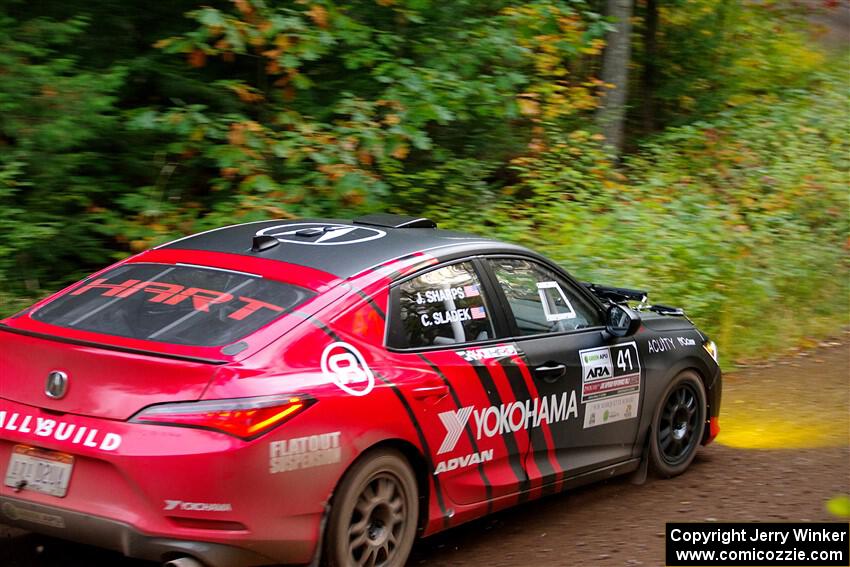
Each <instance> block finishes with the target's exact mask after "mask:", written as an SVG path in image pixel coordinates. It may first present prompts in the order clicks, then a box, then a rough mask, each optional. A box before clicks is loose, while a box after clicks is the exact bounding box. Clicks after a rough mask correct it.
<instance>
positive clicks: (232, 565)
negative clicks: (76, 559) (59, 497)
mask: <svg viewBox="0 0 850 567" xmlns="http://www.w3.org/2000/svg"><path fill="white" fill-rule="evenodd" d="M0 521H2V523H5V524H9V525H12V526H15V527H19V528H22V529H25V530H29V531H34V532H37V533H41V534H44V535H48V536H52V537H57V538H60V539H67V540H71V541H75V542H79V543H85V544H88V545H94V546H97V547H103V548H106V549H111V550H113V551H118V552H121V553H123V554H124V555H126V556H128V557H134V558H138V559H146V560H149V561H157V562H162V561H166V560H168V559H172V558H175V557H182V556H191V557H194V558H196V559H198V560H200V561H201V562H203V563H204V564H205V565H209V566H210V567H253V566H257V565H268V564H272V563H275V561H274V560H273V559H271V558H269V557H266V556H263V555H260V554H258V553H256V552H254V551H251V550H248V549H244V548H240V547H236V546H231V545H224V544H219V543H209V542H202V541H186V540H179V539H168V538H163V537H157V536H149V535H145V534H143V533H141V532H139V531H137V530H136V529H134V528H133V527H131V526H129V525H127V524H124V523H121V522H117V521H115V520H109V519H106V518H99V517H96V516H90V515H87V514H80V513H78V512H71V511H68V510H64V509H61V508H55V507H52V506H44V505H42V504H34V503H32V502H27V501H25V500H19V499H16V498H9V497H5V496H0Z"/></svg>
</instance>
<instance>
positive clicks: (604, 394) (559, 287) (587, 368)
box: [487, 257, 641, 484]
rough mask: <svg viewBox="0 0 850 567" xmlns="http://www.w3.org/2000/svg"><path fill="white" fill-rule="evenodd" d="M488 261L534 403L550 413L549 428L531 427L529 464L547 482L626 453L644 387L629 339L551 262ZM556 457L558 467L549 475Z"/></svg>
mask: <svg viewBox="0 0 850 567" xmlns="http://www.w3.org/2000/svg"><path fill="white" fill-rule="evenodd" d="M487 265H488V266H489V269H490V270H489V272H490V273H489V275H488V277H491V278H492V281H493V284H494V287H496V288H497V289H498V293H499V294H500V299H501V301H503V305H504V310H505V312H506V313H508V314H509V318H510V320H509V326H510V328H511V333H512V335H513V336H514V340H515V341H516V344H517V348H518V349H519V350H520V351H521V352H522V353H523V355H524V357H525V359H526V362H527V364H528V366H529V369H530V374H531V376H532V379H533V382H534V386H535V388H536V390H537V395H538V398H539V399H540V402H539V403H540V404H541V405H542V403H543V400H548V402H549V403H548V404H547V405H548V408H547V410H548V411H549V412H550V417H553V418H554V419H549V420H548V431H547V430H546V428H538V429H534V430H532V438H531V441H530V450H529V453H528V455H527V458H526V461H527V468H528V469H529V470H530V471H531V470H533V468H536V469H537V470H539V471H540V474H541V475H542V476H543V482H544V484H546V483H549V482H552V481H555V480H559V478H566V477H570V476H575V475H578V474H581V473H583V472H586V471H588V470H592V469H595V468H599V467H602V466H605V465H607V464H611V463H615V462H618V461H622V460H626V459H628V458H630V457H631V456H632V449H633V445H634V441H635V438H636V435H637V427H638V419H637V416H638V415H639V413H638V406H639V395H640V385H641V365H640V360H639V358H638V350H637V347H636V346H635V343H634V341H633V340H632V339H629V338H626V339H615V338H614V337H611V336H610V335H608V334H607V333H606V332H605V331H604V325H603V320H604V319H603V316H604V313H603V311H602V309H601V307H600V306H599V305H598V303H597V302H595V301H594V300H592V299H591V298H590V297H588V296H587V294H586V293H585V292H584V291H583V290H581V289H579V287H578V286H577V285H576V284H575V283H574V282H573V281H571V280H570V279H569V278H567V277H566V276H565V275H563V274H562V273H560V272H559V271H556V270H555V269H554V268H553V267H551V266H548V265H546V264H544V263H542V262H539V261H537V260H535V259H531V258H524V257H493V258H488V259H487ZM553 405H555V407H556V410H555V412H554V413H552V410H551V407H552V406H553ZM564 405H566V408H567V410H566V415H565V412H564V411H563V410H562V409H561V408H562V407H564ZM559 418H561V419H559ZM547 435H548V436H547ZM553 458H554V460H555V461H556V467H557V469H560V470H555V471H553V472H551V473H549V474H546V472H547V467H546V463H547V462H551V461H552V459H553ZM535 465H536V466H535Z"/></svg>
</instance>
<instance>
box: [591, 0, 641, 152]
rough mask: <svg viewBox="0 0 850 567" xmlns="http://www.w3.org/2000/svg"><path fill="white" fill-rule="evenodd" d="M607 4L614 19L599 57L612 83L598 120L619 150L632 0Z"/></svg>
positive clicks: (609, 0) (606, 78) (605, 78)
mask: <svg viewBox="0 0 850 567" xmlns="http://www.w3.org/2000/svg"><path fill="white" fill-rule="evenodd" d="M607 7H608V9H607V11H608V16H610V17H612V18H614V19H615V20H616V22H615V24H614V29H613V30H612V31H610V32H609V33H608V36H607V46H606V47H605V53H604V55H603V57H602V80H603V81H604V82H605V83H608V84H610V85H613V87H612V88H610V89H606V91H605V94H604V95H603V97H602V106H601V107H600V109H599V113H598V115H597V120H598V124H599V126H600V128H601V129H602V134H603V135H604V136H605V141H606V142H607V143H608V144H609V145H610V146H612V147H613V148H614V149H615V150H616V151H617V153H618V154H619V153H620V152H621V151H622V150H623V130H624V126H625V121H626V97H627V94H628V83H629V59H630V56H631V31H632V19H631V18H632V9H633V7H634V0H607Z"/></svg>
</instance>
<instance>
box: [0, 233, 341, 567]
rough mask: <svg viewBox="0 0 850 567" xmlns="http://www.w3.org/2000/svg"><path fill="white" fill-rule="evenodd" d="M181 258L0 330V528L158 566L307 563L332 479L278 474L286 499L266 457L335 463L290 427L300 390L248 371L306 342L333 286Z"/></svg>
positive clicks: (284, 271)
mask: <svg viewBox="0 0 850 567" xmlns="http://www.w3.org/2000/svg"><path fill="white" fill-rule="evenodd" d="M196 257H197V254H192V253H190V252H186V253H183V254H182V255H181V254H175V253H173V252H168V251H157V250H154V251H151V252H149V253H146V254H143V255H141V256H138V257H136V258H134V259H133V260H132V261H130V262H127V263H123V264H120V265H118V266H116V267H114V268H112V269H109V270H107V271H104V272H101V273H99V274H96V275H95V276H92V277H91V278H89V279H87V280H85V281H83V282H81V283H80V284H78V285H76V286H74V287H72V288H69V289H68V290H65V291H64V292H62V293H60V294H57V295H56V296H54V297H53V298H50V299H48V300H47V301H45V302H42V303H40V304H37V305H36V306H35V307H34V308H32V309H30V310H28V311H26V312H24V313H22V314H19V315H17V316H15V317H12V318H10V319H7V320H5V321H3V322H2V324H0V483H2V484H0V522H3V523H10V524H14V525H18V526H20V527H23V528H25V529H30V530H34V531H38V532H41V533H46V534H49V535H54V536H57V537H62V538H67V539H72V540H75V541H82V542H88V543H92V544H96V545H99V546H102V547H108V548H112V549H116V550H118V551H121V552H123V553H125V554H127V555H130V556H135V557H140V558H146V559H151V560H157V561H164V560H167V559H169V558H173V557H180V556H191V557H198V558H202V559H203V561H204V563H206V564H208V565H212V566H228V567H231V566H238V565H263V564H269V563H276V562H293V563H297V562H308V561H309V560H310V559H311V557H312V556H313V553H314V548H315V542H316V540H317V536H318V532H319V526H320V523H321V517H322V514H323V512H324V507H323V502H326V501H327V499H328V497H329V494H330V493H331V491H332V490H333V486H334V484H335V482H336V480H337V479H338V475H339V470H338V468H337V467H324V468H315V469H312V470H311V469H309V468H308V467H303V470H299V469H302V467H294V470H291V471H288V474H287V475H286V483H287V486H289V487H293V488H292V489H291V490H288V491H285V490H282V489H281V488H282V485H281V477H280V475H275V474H271V473H273V472H274V471H270V467H271V466H272V464H273V463H278V464H279V461H280V459H278V460H275V459H272V458H271V457H270V450H271V448H273V447H277V448H278V449H280V443H281V442H282V443H283V444H284V446H285V445H286V443H287V442H289V443H290V444H291V442H292V440H303V442H304V443H303V444H304V445H305V446H309V448H310V450H311V451H310V458H311V459H313V460H315V459H320V460H321V459H324V460H326V461H328V462H329V463H340V466H342V463H345V462H346V461H347V460H349V459H350V458H351V456H350V455H343V454H342V452H343V451H344V450H345V449H344V448H343V447H342V446H341V444H340V435H341V434H340V432H339V431H331V429H333V428H332V427H330V428H329V430H328V431H327V432H317V431H315V430H313V428H311V427H309V425H306V424H302V423H301V422H303V421H304V420H303V419H301V420H299V419H298V418H299V417H301V416H302V415H306V414H307V413H309V412H310V411H311V409H312V407H313V405H314V399H313V398H312V396H311V395H310V392H307V391H305V386H304V383H303V382H302V381H301V380H300V379H295V378H293V376H287V375H286V374H288V372H287V371H286V370H285V369H281V368H280V367H279V366H278V367H276V368H275V372H280V373H281V374H282V375H281V376H269V369H268V368H267V367H266V366H265V362H263V361H264V360H266V359H265V358H264V356H269V355H268V353H269V352H270V350H271V351H273V350H274V349H276V348H278V345H279V344H280V337H282V336H284V335H289V334H292V335H296V336H297V335H298V334H299V333H306V332H312V330H309V329H307V328H305V326H304V325H303V323H304V317H303V313H310V312H314V311H316V310H318V309H321V308H322V307H323V306H325V305H327V304H328V303H329V302H332V301H333V300H334V298H335V297H338V296H339V293H336V292H335V291H334V289H335V287H336V286H337V284H338V283H339V282H337V281H334V279H333V278H332V277H330V276H328V275H327V274H322V273H318V272H314V271H311V270H309V269H302V268H300V267H295V266H287V265H286V264H283V263H280V262H264V261H262V260H251V259H249V260H251V261H248V262H246V260H245V259H244V258H242V257H239V256H231V255H229V254H217V253H207V254H204V258H203V260H204V262H203V263H204V265H203V266H200V265H193V264H192V263H191V260H193V259H196ZM342 287H344V286H342ZM296 309H298V310H299V311H300V312H301V313H302V314H301V316H299V315H298V314H293V311H295V310H296ZM306 327H309V325H307V326H306ZM270 345H271V346H270ZM258 353H261V354H259V355H258ZM254 361H260V362H254ZM308 374H309V373H308ZM299 378H303V376H300V377H299ZM307 378H308V379H307V382H309V376H308V377H307ZM284 423H286V424H287V425H286V428H285V433H280V432H281V431H282V430H279V429H277V428H278V427H279V426H281V425H282V424H284ZM271 432H276V433H275V434H274V435H270V433H271ZM320 433H321V434H320ZM270 438H273V439H276V440H277V441H276V443H277V445H276V444H275V443H272V442H270V441H269V439H270ZM278 438H280V439H278ZM299 442H300V441H299ZM313 445H315V447H313ZM313 449H315V450H313ZM278 452H280V451H278ZM289 460H291V459H289ZM287 462H288V461H287ZM294 487H297V489H294Z"/></svg>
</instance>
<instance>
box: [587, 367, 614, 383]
mask: <svg viewBox="0 0 850 567" xmlns="http://www.w3.org/2000/svg"><path fill="white" fill-rule="evenodd" d="M608 376H611V371H610V370H608V367H607V366H596V367H591V368H590V369H589V370H588V371H587V376H585V379H587V380H595V379H597V378H607V377H608Z"/></svg>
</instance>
